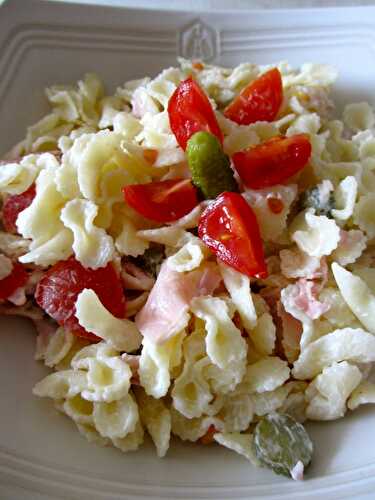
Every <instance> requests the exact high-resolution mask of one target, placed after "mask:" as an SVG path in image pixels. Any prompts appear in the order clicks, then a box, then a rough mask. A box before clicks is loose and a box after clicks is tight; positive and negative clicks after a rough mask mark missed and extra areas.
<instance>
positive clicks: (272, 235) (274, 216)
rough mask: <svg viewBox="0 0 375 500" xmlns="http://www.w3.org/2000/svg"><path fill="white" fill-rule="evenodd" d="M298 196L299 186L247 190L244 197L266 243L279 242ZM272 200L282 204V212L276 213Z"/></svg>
mask: <svg viewBox="0 0 375 500" xmlns="http://www.w3.org/2000/svg"><path fill="white" fill-rule="evenodd" d="M296 196H297V185H296V184H290V185H288V186H282V185H279V186H272V188H267V189H259V190H256V191H254V190H246V191H245V192H244V193H243V197H244V198H245V200H246V201H247V202H248V203H249V205H250V206H251V207H252V209H253V210H254V212H255V215H256V217H257V220H258V224H259V229H260V233H261V236H262V238H263V239H264V240H265V241H277V239H278V238H279V237H280V236H281V234H282V232H283V230H284V229H285V228H286V221H287V216H288V213H289V211H290V207H291V205H292V203H293V201H294V200H295V198H296ZM270 199H276V200H279V201H280V202H281V204H280V207H281V210H280V211H279V212H278V213H274V212H273V211H272V210H271V208H270V207H271V205H270V203H269V200H270Z"/></svg>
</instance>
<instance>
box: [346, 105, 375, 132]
mask: <svg viewBox="0 0 375 500" xmlns="http://www.w3.org/2000/svg"><path fill="white" fill-rule="evenodd" d="M343 119H344V122H345V124H346V125H347V126H348V127H349V128H350V129H351V130H354V131H355V132H357V131H359V130H366V129H371V128H372V127H373V126H374V125H375V114H374V111H373V109H372V108H371V106H370V105H369V104H368V103H367V102H355V103H352V104H348V105H347V106H345V109H344V113H343Z"/></svg>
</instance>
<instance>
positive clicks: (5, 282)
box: [0, 262, 28, 300]
mask: <svg viewBox="0 0 375 500" xmlns="http://www.w3.org/2000/svg"><path fill="white" fill-rule="evenodd" d="M27 279H28V274H27V272H26V270H25V268H24V267H23V265H22V264H20V263H19V262H13V269H12V272H11V273H10V274H9V276H6V277H5V278H4V279H2V280H0V300H4V299H7V298H8V297H10V296H11V295H12V294H13V293H14V292H15V291H16V290H17V288H20V287H21V286H24V285H26V282H27Z"/></svg>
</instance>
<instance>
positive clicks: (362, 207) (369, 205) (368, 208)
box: [353, 193, 375, 239]
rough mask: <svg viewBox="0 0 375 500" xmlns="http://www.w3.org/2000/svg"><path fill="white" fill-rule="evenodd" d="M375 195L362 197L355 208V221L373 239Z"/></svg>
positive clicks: (370, 194) (374, 235) (369, 194)
mask: <svg viewBox="0 0 375 500" xmlns="http://www.w3.org/2000/svg"><path fill="white" fill-rule="evenodd" d="M374 204H375V193H368V194H365V195H364V196H361V197H360V199H359V201H358V202H357V203H356V205H355V207H354V214H353V220H354V222H355V224H357V226H358V227H359V228H360V229H362V231H364V232H365V233H366V234H367V236H368V237H369V238H370V239H371V238H374V237H375V215H374Z"/></svg>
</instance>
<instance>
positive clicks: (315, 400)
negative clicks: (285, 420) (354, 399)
mask: <svg viewBox="0 0 375 500" xmlns="http://www.w3.org/2000/svg"><path fill="white" fill-rule="evenodd" d="M361 379H362V374H361V372H360V371H359V369H358V368H357V367H356V366H354V365H351V364H349V363H347V362H346V361H342V362H341V363H333V364H332V365H331V366H328V367H327V368H324V370H323V371H322V373H321V374H320V375H318V376H317V377H316V378H315V379H314V380H313V381H312V382H311V384H310V385H309V387H308V388H307V390H306V397H307V400H308V401H309V404H308V406H307V409H306V415H307V417H308V418H309V419H311V420H334V419H336V418H340V417H343V416H344V415H345V412H346V400H347V399H348V397H349V396H350V394H351V393H352V392H353V390H354V389H355V388H356V387H357V386H358V384H359V383H360V382H361Z"/></svg>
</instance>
